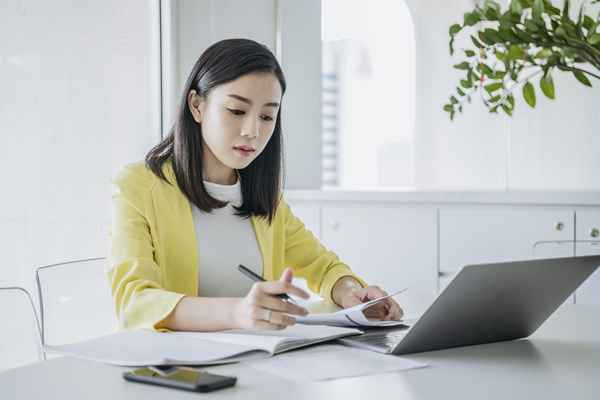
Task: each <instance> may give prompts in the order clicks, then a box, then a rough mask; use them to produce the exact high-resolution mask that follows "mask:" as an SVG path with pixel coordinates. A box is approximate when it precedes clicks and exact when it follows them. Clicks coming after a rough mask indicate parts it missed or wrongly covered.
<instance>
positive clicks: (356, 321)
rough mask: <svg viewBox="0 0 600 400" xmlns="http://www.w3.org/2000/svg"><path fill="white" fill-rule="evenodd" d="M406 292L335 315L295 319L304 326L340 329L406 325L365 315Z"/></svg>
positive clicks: (310, 315)
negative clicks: (389, 299) (369, 310)
mask: <svg viewBox="0 0 600 400" xmlns="http://www.w3.org/2000/svg"><path fill="white" fill-rule="evenodd" d="M404 291H406V289H401V290H398V291H396V292H394V293H392V294H389V295H387V296H384V297H380V298H377V299H373V300H371V301H368V302H366V303H361V304H357V305H355V306H354V307H351V308H345V309H343V310H339V311H336V312H333V313H325V314H309V315H307V316H296V315H294V318H295V319H296V323H298V324H303V325H329V326H339V327H364V326H370V327H374V326H375V327H377V326H378V327H387V326H400V325H406V321H403V320H400V321H381V320H378V319H371V318H367V317H366V316H365V314H364V311H365V310H366V309H367V308H369V307H371V306H372V305H374V304H376V303H379V302H381V301H383V300H385V299H387V298H388V297H393V296H396V295H398V294H400V293H402V292H404Z"/></svg>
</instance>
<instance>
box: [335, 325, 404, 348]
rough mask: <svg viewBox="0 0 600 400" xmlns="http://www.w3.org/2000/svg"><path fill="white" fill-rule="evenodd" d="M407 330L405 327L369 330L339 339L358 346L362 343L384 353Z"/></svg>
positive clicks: (397, 341)
mask: <svg viewBox="0 0 600 400" xmlns="http://www.w3.org/2000/svg"><path fill="white" fill-rule="evenodd" d="M407 332H408V329H406V328H405V329H401V330H398V329H396V330H394V331H387V332H376V331H375V332H373V331H369V332H367V333H363V334H362V335H357V336H349V337H347V338H343V339H341V341H342V342H348V343H349V344H356V345H359V346H360V345H363V346H365V347H370V348H377V349H378V350H380V351H382V352H384V353H389V352H391V351H392V350H393V349H394V348H395V347H396V345H397V344H398V343H400V342H401V341H402V339H403V338H404V336H406V333H407ZM361 347H362V346H361Z"/></svg>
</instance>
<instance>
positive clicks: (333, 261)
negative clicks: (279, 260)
mask: <svg viewBox="0 0 600 400" xmlns="http://www.w3.org/2000/svg"><path fill="white" fill-rule="evenodd" d="M280 207H281V208H282V212H283V214H284V221H285V222H284V223H285V265H286V266H290V267H291V268H292V269H293V270H294V275H297V276H299V277H302V278H304V279H306V281H307V284H308V287H309V289H310V290H311V291H313V292H315V293H318V294H319V295H320V296H321V297H323V298H324V299H327V300H329V301H333V297H332V293H331V291H332V290H333V286H334V285H335V283H336V282H337V281H338V280H339V279H340V278H342V277H344V276H352V277H353V278H355V279H356V280H357V281H358V282H359V283H360V284H361V285H362V286H363V287H366V286H368V285H367V283H366V282H365V281H364V280H363V279H361V278H360V277H359V276H357V275H356V274H355V273H354V272H352V270H351V269H350V267H349V266H348V265H346V264H344V263H343V262H342V261H340V259H339V257H338V256H337V254H335V253H334V252H333V251H330V250H328V249H327V248H325V246H323V245H322V244H321V242H320V241H319V240H318V239H317V238H316V237H315V236H314V235H313V234H312V232H311V231H310V230H308V229H307V228H306V227H305V226H304V223H303V222H302V221H301V220H300V219H299V218H298V217H296V216H295V215H294V213H293V212H292V210H291V209H290V207H289V205H288V204H287V203H286V202H285V201H284V200H283V199H281V201H280Z"/></svg>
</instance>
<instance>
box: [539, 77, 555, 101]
mask: <svg viewBox="0 0 600 400" xmlns="http://www.w3.org/2000/svg"><path fill="white" fill-rule="evenodd" d="M540 89H542V92H543V93H544V94H545V95H546V97H547V98H549V99H552V100H554V99H555V97H554V81H553V80H552V75H550V74H547V75H546V76H542V79H540Z"/></svg>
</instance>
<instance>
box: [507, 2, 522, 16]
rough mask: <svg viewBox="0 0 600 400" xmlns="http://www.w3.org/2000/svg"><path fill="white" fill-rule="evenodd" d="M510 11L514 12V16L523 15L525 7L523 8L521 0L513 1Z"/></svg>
mask: <svg viewBox="0 0 600 400" xmlns="http://www.w3.org/2000/svg"><path fill="white" fill-rule="evenodd" d="M510 11H512V13H513V14H518V15H521V13H522V12H523V6H521V2H520V1H519V0H511V2H510Z"/></svg>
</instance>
